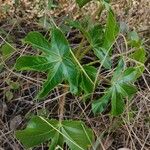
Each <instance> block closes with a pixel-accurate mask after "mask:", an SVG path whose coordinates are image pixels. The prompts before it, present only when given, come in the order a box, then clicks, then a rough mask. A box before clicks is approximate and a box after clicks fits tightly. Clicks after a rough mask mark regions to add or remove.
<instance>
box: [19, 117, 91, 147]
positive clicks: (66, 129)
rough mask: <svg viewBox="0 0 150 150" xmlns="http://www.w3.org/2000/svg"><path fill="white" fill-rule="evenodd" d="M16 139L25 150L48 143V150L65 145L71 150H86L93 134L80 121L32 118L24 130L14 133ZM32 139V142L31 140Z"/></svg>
mask: <svg viewBox="0 0 150 150" xmlns="http://www.w3.org/2000/svg"><path fill="white" fill-rule="evenodd" d="M16 137H17V138H18V139H19V140H20V141H21V142H22V143H23V145H24V146H25V147H26V148H32V147H35V146H37V145H39V144H41V143H44V142H46V141H50V146H49V149H50V150H54V149H55V148H56V146H57V145H59V146H61V147H63V145H64V143H66V144H67V145H68V146H69V148H70V149H71V150H86V149H87V148H89V147H90V146H91V144H92V141H93V132H92V130H91V129H89V128H88V127H86V126H85V124H84V123H83V122H81V121H69V120H65V121H62V122H59V121H57V120H53V119H52V120H48V119H44V118H42V117H38V116H35V117H33V118H32V119H31V120H30V122H29V124H28V126H27V127H26V129H24V130H20V131H17V132H16ZM31 139H32V140H31Z"/></svg>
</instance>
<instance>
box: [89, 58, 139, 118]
mask: <svg viewBox="0 0 150 150" xmlns="http://www.w3.org/2000/svg"><path fill="white" fill-rule="evenodd" d="M136 76H137V70H136V69H135V68H132V67H130V68H127V69H126V67H125V62H124V61H123V59H121V60H120V61H119V63H118V66H117V67H116V70H115V72H114V74H113V77H112V80H111V87H110V88H109V89H108V90H106V93H105V94H104V96H103V97H102V98H100V99H99V100H97V101H94V102H93V104H92V110H93V112H94V113H101V112H102V111H103V110H104V109H105V108H106V106H107V103H108V102H109V100H111V113H112V115H114V116H116V115H120V114H121V113H122V112H123V110H124V105H125V104H124V98H126V97H129V98H130V97H131V96H132V95H133V94H135V93H136V91H137V89H136V88H135V86H134V85H133V83H134V82H135V80H136V79H137V77H136Z"/></svg>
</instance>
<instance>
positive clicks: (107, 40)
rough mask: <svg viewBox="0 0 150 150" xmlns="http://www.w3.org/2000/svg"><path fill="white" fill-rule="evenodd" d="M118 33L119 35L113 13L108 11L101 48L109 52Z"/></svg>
mask: <svg viewBox="0 0 150 150" xmlns="http://www.w3.org/2000/svg"><path fill="white" fill-rule="evenodd" d="M118 33H119V26H118V24H117V21H116V18H115V15H114V13H113V11H112V10H110V11H109V12H108V17H107V23H106V29H105V33H104V42H103V45H102V48H103V49H105V50H106V51H109V50H110V49H111V47H112V46H113V45H114V43H115V40H116V37H117V35H118Z"/></svg>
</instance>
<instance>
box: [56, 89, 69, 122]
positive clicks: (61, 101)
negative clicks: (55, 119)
mask: <svg viewBox="0 0 150 150" xmlns="http://www.w3.org/2000/svg"><path fill="white" fill-rule="evenodd" d="M67 91H68V87H65V88H64V89H63V93H67ZM65 99H66V94H64V95H63V96H62V97H61V98H60V99H59V109H58V114H59V122H62V120H63V117H64V107H65Z"/></svg>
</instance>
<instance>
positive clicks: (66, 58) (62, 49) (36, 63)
mask: <svg viewBox="0 0 150 150" xmlns="http://www.w3.org/2000/svg"><path fill="white" fill-rule="evenodd" d="M24 42H25V43H28V44H31V45H32V46H33V47H34V48H37V49H39V50H40V51H41V52H42V53H43V54H42V55H38V56H22V57H20V58H19V59H18V60H17V62H16V65H15V68H16V69H17V70H34V71H47V72H48V77H47V80H46V81H45V83H44V85H43V88H42V90H41V91H40V92H39V94H38V96H37V98H38V99H42V98H44V97H46V96H47V95H48V93H49V92H50V91H51V90H52V89H53V88H55V87H56V86H57V85H58V84H60V83H62V81H64V80H65V81H67V82H68V83H69V85H70V91H71V92H72V93H74V94H76V93H78V84H79V83H78V76H79V74H80V73H81V74H82V75H83V76H84V77H85V78H86V80H85V79H82V81H81V82H82V84H84V83H85V82H86V83H87V84H88V85H89V86H90V88H91V89H92V87H93V81H92V80H91V78H90V77H89V76H88V74H87V73H86V71H85V70H84V68H83V67H82V66H81V65H80V63H79V62H78V60H77V59H76V58H75V56H74V54H73V52H72V51H71V48H70V47H69V44H68V41H67V40H66V38H65V36H64V35H63V33H62V32H61V31H60V29H58V28H53V29H52V33H51V44H50V43H49V41H47V40H46V39H45V38H44V37H43V36H42V35H41V34H40V33H38V32H30V33H29V34H28V35H27V36H26V38H25V39H24ZM82 87H83V86H82ZM83 90H85V91H86V89H84V87H83Z"/></svg>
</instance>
